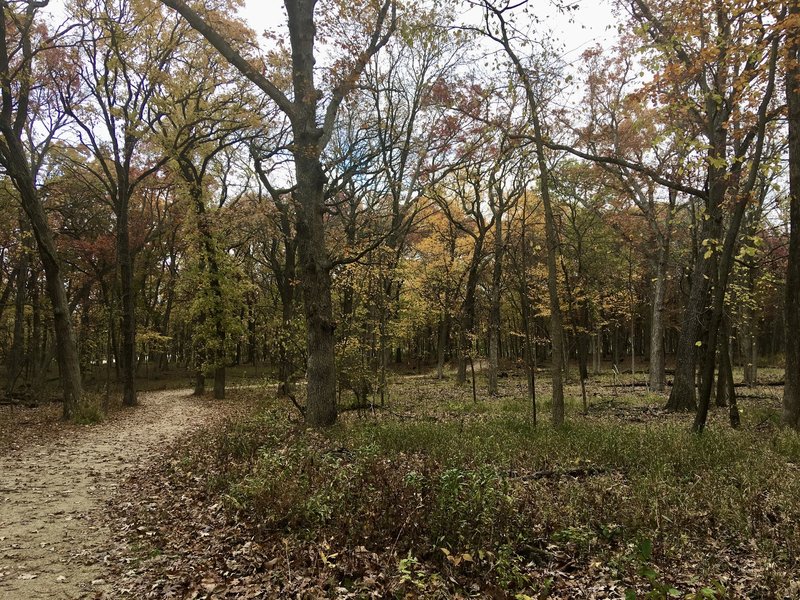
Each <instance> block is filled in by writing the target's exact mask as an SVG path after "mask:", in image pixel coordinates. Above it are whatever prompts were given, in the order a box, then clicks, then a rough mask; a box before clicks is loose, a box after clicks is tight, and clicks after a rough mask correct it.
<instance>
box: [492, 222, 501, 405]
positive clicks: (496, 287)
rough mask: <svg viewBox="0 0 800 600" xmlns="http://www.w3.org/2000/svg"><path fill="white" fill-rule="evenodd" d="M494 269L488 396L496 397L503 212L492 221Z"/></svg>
mask: <svg viewBox="0 0 800 600" xmlns="http://www.w3.org/2000/svg"><path fill="white" fill-rule="evenodd" d="M494 228H495V233H494V268H493V269H492V290H491V306H490V307H489V389H488V392H489V395H490V396H496V395H497V391H498V390H497V372H498V369H499V360H500V358H499V348H500V283H501V279H502V277H503V244H504V242H503V210H502V206H500V208H499V210H498V211H497V212H496V214H495V219H494Z"/></svg>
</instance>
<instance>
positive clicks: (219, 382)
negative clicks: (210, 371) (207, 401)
mask: <svg viewBox="0 0 800 600" xmlns="http://www.w3.org/2000/svg"><path fill="white" fill-rule="evenodd" d="M214 398H215V399H216V400H224V399H225V365H220V366H217V368H216V369H214Z"/></svg>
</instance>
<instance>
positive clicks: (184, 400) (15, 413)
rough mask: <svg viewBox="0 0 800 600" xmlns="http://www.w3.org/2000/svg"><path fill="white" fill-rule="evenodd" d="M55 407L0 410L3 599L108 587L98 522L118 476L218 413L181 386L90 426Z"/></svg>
mask: <svg viewBox="0 0 800 600" xmlns="http://www.w3.org/2000/svg"><path fill="white" fill-rule="evenodd" d="M59 411H60V406H58V405H47V406H42V407H39V408H35V409H27V408H23V407H2V412H1V413H0V430H1V431H2V435H0V598H3V599H4V600H37V599H58V598H91V597H95V596H99V595H102V594H103V593H105V592H106V591H107V590H109V589H110V586H109V584H108V583H107V573H106V571H107V569H106V565H105V564H104V563H105V561H106V560H107V557H108V552H109V545H110V544H113V543H114V541H113V540H114V539H115V538H114V536H113V535H112V533H111V531H110V530H109V529H108V526H107V525H106V524H105V521H104V519H103V518H102V515H103V514H104V513H105V509H106V502H107V501H109V500H110V499H111V498H112V497H114V495H115V494H116V493H117V491H118V488H119V486H120V484H121V483H122V480H123V478H124V477H125V476H126V475H128V474H130V473H131V472H132V471H135V470H141V469H143V468H146V466H147V465H148V464H149V463H150V461H151V460H152V458H153V457H154V456H158V455H159V454H160V453H161V452H163V449H164V448H165V446H167V445H170V444H171V443H173V442H174V441H175V440H176V439H177V438H178V437H180V436H182V435H184V434H186V433H187V432H190V431H192V430H195V429H197V428H198V427H199V426H201V425H208V424H209V423H210V422H212V421H213V420H214V419H215V418H217V417H218V416H219V413H220V409H219V406H214V405H212V404H211V403H210V402H203V401H199V400H196V399H194V398H191V397H190V396H189V391H187V390H183V391H160V392H149V393H143V394H141V395H140V405H139V406H138V407H136V408H135V409H132V410H125V411H118V412H116V413H112V415H111V416H110V417H109V418H108V419H107V420H105V421H104V422H102V423H98V424H95V425H83V426H81V425H74V424H67V423H63V422H62V421H60V420H59V418H58V412H59ZM116 539H118V540H119V536H117V538H116ZM120 543H124V540H120Z"/></svg>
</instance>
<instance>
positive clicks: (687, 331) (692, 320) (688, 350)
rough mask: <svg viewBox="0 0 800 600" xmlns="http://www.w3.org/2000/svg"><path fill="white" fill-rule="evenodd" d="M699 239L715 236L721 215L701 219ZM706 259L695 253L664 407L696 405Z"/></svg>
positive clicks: (689, 408)
mask: <svg viewBox="0 0 800 600" xmlns="http://www.w3.org/2000/svg"><path fill="white" fill-rule="evenodd" d="M702 228H703V238H704V239H717V238H718V231H719V230H720V229H721V217H720V215H719V214H718V211H716V214H713V215H711V217H710V218H709V219H708V220H706V221H703V225H702ZM710 263H711V259H710V258H705V256H704V255H703V254H699V255H698V256H697V259H696V260H695V265H694V271H693V272H692V279H691V288H690V289H689V300H688V301H687V303H686V307H685V308H684V311H683V320H682V323H681V333H680V337H679V339H678V347H677V349H676V353H675V377H674V379H673V383H672V390H671V391H670V394H669V400H668V401H667V406H666V409H667V410H674V411H687V412H688V411H693V410H695V409H696V408H697V397H696V395H695V376H696V373H695V366H696V360H697V347H698V346H697V342H698V341H699V336H700V324H701V322H702V315H703V313H704V312H705V308H706V301H707V300H706V299H707V296H708V281H709V279H708V278H709V276H710V273H709V272H708V271H709V266H710Z"/></svg>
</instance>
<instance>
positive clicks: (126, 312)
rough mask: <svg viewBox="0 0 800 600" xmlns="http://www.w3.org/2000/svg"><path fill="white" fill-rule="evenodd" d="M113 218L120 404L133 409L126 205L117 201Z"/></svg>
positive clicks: (130, 262) (132, 297)
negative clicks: (116, 269)
mask: <svg viewBox="0 0 800 600" xmlns="http://www.w3.org/2000/svg"><path fill="white" fill-rule="evenodd" d="M118 204H119V206H118V207H117V210H116V217H117V223H116V225H117V268H118V270H119V290H120V304H121V311H120V347H119V362H120V365H119V366H120V374H121V376H122V404H123V405H125V406H136V401H137V400H136V299H135V294H134V291H133V255H132V252H131V246H130V232H129V230H128V202H127V200H119V199H118Z"/></svg>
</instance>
